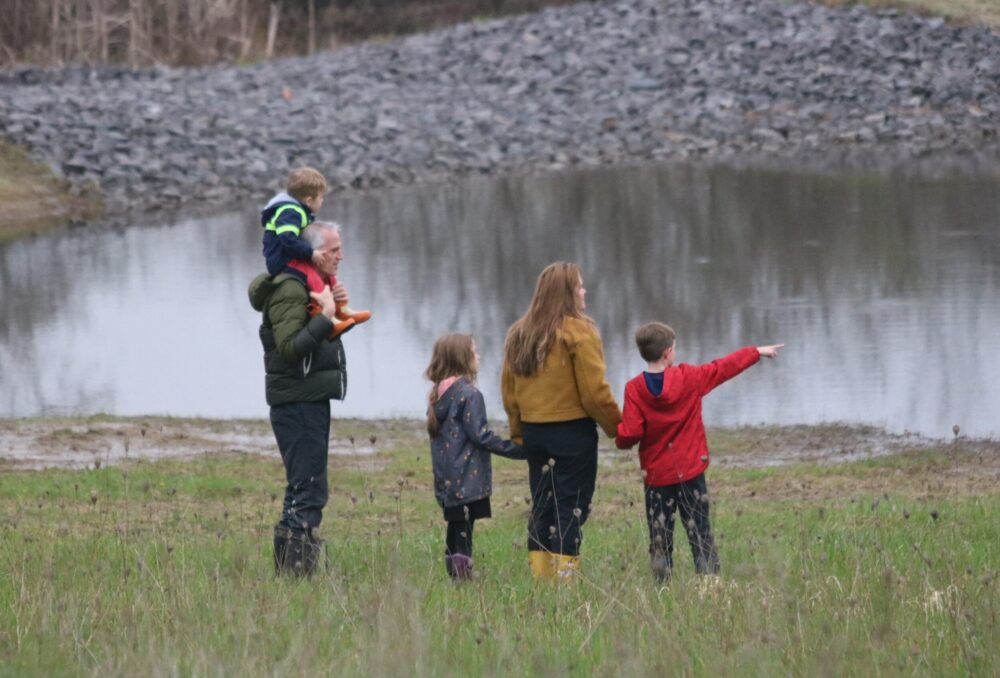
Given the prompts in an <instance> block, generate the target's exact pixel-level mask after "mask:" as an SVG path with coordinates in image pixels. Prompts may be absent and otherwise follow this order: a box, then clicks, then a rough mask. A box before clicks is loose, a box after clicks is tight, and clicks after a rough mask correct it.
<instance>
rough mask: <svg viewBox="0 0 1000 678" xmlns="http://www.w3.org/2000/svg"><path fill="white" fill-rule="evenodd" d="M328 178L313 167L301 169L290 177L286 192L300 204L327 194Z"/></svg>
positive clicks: (293, 171) (293, 172) (294, 171)
mask: <svg viewBox="0 0 1000 678" xmlns="http://www.w3.org/2000/svg"><path fill="white" fill-rule="evenodd" d="M326 188H327V186H326V177H324V176H323V175H322V174H321V173H320V171H319V170H317V169H313V168H312V167H300V168H298V169H296V170H292V173H291V174H289V175H288V183H287V184H286V186H285V190H286V191H287V192H288V195H290V196H292V197H293V198H295V199H296V200H298V201H299V202H302V200H303V199H304V198H315V197H316V196H319V195H323V194H324V193H326Z"/></svg>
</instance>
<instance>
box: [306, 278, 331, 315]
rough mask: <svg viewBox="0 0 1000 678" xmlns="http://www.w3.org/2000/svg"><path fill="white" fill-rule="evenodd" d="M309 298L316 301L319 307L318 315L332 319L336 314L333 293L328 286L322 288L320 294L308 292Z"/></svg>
mask: <svg viewBox="0 0 1000 678" xmlns="http://www.w3.org/2000/svg"><path fill="white" fill-rule="evenodd" d="M309 296H310V297H312V298H313V299H315V300H316V303H317V304H319V306H320V313H322V314H323V315H325V316H326V317H327V318H332V317H333V316H334V314H336V312H337V302H336V301H334V298H333V292H331V291H330V286H329V285H327V286H326V287H324V288H323V291H322V292H310V293H309Z"/></svg>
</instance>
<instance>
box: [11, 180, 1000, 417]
mask: <svg viewBox="0 0 1000 678" xmlns="http://www.w3.org/2000/svg"><path fill="white" fill-rule="evenodd" d="M998 188H1000V186H998V182H996V181H990V180H986V179H983V180H978V181H971V180H968V179H962V180H935V181H917V180H912V179H902V178H885V177H873V176H857V175H855V176H827V175H797V174H783V173H776V172H765V171H736V170H731V169H725V168H715V169H704V168H695V167H684V166H668V167H658V168H648V167H647V168H636V169H619V170H597V171H591V172H586V173H583V174H574V175H568V176H558V177H544V178H539V177H522V178H510V179H505V180H499V181H485V180H483V181H471V182H465V183H461V184H456V185H451V186H436V187H416V188H408V189H401V190H395V191H392V192H388V193H383V194H377V195H376V194H372V195H366V196H354V197H349V198H344V197H335V198H332V199H331V200H330V201H328V207H326V208H324V209H325V211H326V213H327V215H329V216H331V217H333V218H336V219H337V220H339V221H341V222H343V223H344V224H345V247H346V250H347V259H346V260H345V262H344V265H343V274H342V278H343V279H344V280H345V281H346V282H347V284H348V285H349V287H350V290H351V293H352V297H353V299H354V301H355V302H356V303H355V304H354V305H355V306H356V307H362V308H372V310H373V311H374V312H375V314H376V316H375V319H373V320H372V321H371V322H370V323H368V324H367V325H365V326H362V327H361V328H359V329H357V330H355V331H354V332H353V333H352V334H351V335H348V337H347V339H346V343H347V350H348V356H349V361H350V381H351V384H350V392H349V397H348V400H347V401H346V402H345V403H343V404H340V405H337V406H335V411H336V412H338V413H340V414H344V415H356V416H390V415H411V416H416V415H419V414H421V411H422V408H423V401H424V394H425V391H426V384H425V383H424V382H423V381H422V380H421V377H420V374H421V372H422V370H423V368H424V366H425V363H426V360H427V359H428V357H429V350H430V345H431V343H432V342H433V339H434V338H435V337H436V336H437V335H438V334H441V333H443V332H446V331H450V330H464V331H470V332H473V333H474V334H475V335H476V337H477V339H478V343H479V345H480V347H481V353H482V354H483V363H484V364H483V374H482V375H481V386H482V388H483V390H484V392H485V393H486V395H487V398H488V405H489V407H490V409H491V413H492V414H493V415H494V416H496V417H499V416H500V415H501V412H502V411H501V409H500V406H499V398H498V388H497V372H498V370H499V362H500V351H501V347H502V343H503V335H504V332H505V330H506V327H507V326H508V325H509V324H510V323H511V322H512V321H513V320H514V319H516V318H517V317H518V316H519V315H520V313H521V312H522V311H523V310H524V308H525V306H526V304H527V302H528V299H529V298H530V295H531V291H532V289H533V285H534V280H535V278H536V276H537V274H538V272H539V271H540V270H541V268H543V267H544V266H545V265H546V264H547V263H549V262H551V261H553V260H555V259H571V260H575V261H578V262H579V263H580V264H581V265H582V267H583V270H584V274H585V278H586V284H587V289H588V303H589V306H590V308H589V310H590V312H591V314H592V315H593V316H594V317H595V318H596V319H597V320H598V321H599V323H600V325H601V328H602V332H603V334H604V337H605V343H606V349H607V353H608V355H607V358H608V364H609V370H610V379H611V381H612V384H613V386H614V388H615V391H616V393H620V392H621V388H622V386H623V385H624V382H625V380H626V379H627V378H628V377H629V376H631V375H632V374H634V373H635V372H636V371H638V370H639V369H641V368H642V364H641V362H640V361H639V359H638V356H637V355H636V353H635V350H634V348H633V347H632V343H631V335H632V331H633V329H634V327H635V326H636V325H637V324H638V323H640V322H642V321H644V320H647V319H662V320H665V321H667V322H669V323H671V324H672V325H673V326H674V327H675V329H676V330H677V331H678V333H679V337H680V339H679V345H678V349H679V353H680V355H681V358H682V359H684V360H688V361H702V360H707V359H710V358H712V357H715V356H717V355H719V354H721V353H723V352H726V351H728V350H730V349H732V348H736V347H738V346H741V345H745V344H752V343H768V342H776V341H784V342H786V343H788V344H789V347H788V349H787V350H786V352H785V354H784V355H783V356H782V358H781V359H780V362H778V363H768V364H766V365H764V366H762V367H759V368H756V369H755V371H754V372H752V373H751V374H750V375H748V376H746V377H744V378H742V379H738V380H736V381H734V382H732V383H731V384H728V385H726V386H724V387H723V388H721V389H720V390H719V391H718V392H716V393H714V394H713V395H712V396H710V398H709V399H708V400H707V401H706V416H707V418H708V420H709V422H710V423H713V424H738V423H759V422H766V423H805V422H818V421H830V420H839V421H851V422H869V423H874V424H879V425H883V426H887V427H888V428H890V429H892V430H904V429H905V430H912V431H918V432H922V433H926V434H931V435H948V434H950V433H949V432H950V429H951V425H952V424H953V423H956V422H957V423H960V424H961V425H962V428H963V431H967V432H969V433H970V434H972V435H994V436H996V435H1000V423H998V417H997V416H996V414H997V412H1000V359H998V358H997V357H996V353H995V351H994V350H993V344H994V343H995V342H994V341H993V337H996V336H998V335H1000V197H998V196H1000V191H998V190H997V189H998ZM259 236H260V232H259V226H257V224H256V220H255V218H254V216H253V214H252V213H249V212H248V213H247V214H243V215H231V216H226V217H220V218H216V219H207V220H197V221H183V222H180V223H177V224H175V225H172V226H164V227H151V228H132V229H129V230H127V231H125V232H121V233H111V232H96V233H95V232H93V231H77V232H73V233H71V234H69V235H64V236H61V237H51V238H37V239H34V240H31V241H27V242H22V243H16V244H14V245H10V246H7V247H6V248H4V249H2V250H0V298H2V299H3V307H2V310H0V415H2V416H22V415H36V414H53V413H67V412H69V413H77V412H95V411H105V412H114V413H121V414H145V413H170V414H179V415H204V416H211V417H220V416H221V417H228V416H261V415H264V414H266V408H265V406H264V403H263V393H262V391H263V387H262V382H263V377H262V367H261V358H260V354H259V353H260V350H259V346H258V344H257V339H256V326H257V323H258V318H257V317H255V316H254V314H253V313H252V311H251V310H250V309H249V307H248V305H247V303H246V299H245V287H246V283H247V281H248V280H249V279H250V278H251V277H252V276H253V275H254V274H255V273H256V272H257V271H258V269H259V268H260V256H259V251H258V250H259V244H258V243H259Z"/></svg>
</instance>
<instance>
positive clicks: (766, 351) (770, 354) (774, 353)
mask: <svg viewBox="0 0 1000 678" xmlns="http://www.w3.org/2000/svg"><path fill="white" fill-rule="evenodd" d="M784 347H785V345H784V344H771V345H770V346H758V347H757V353H760V357H761V358H777V357H778V349H779V348H784Z"/></svg>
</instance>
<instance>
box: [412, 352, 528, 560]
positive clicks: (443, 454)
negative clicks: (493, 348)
mask: <svg viewBox="0 0 1000 678" xmlns="http://www.w3.org/2000/svg"><path fill="white" fill-rule="evenodd" d="M478 370H479V354H478V353H476V343H475V341H474V340H473V338H472V337H471V336H470V335H468V334H448V335H446V336H443V337H441V338H440V339H438V340H437V341H436V342H435V343H434V352H433V355H432V356H431V364H430V366H428V368H427V372H426V377H427V378H428V379H430V380H431V382H433V384H434V385H433V386H432V387H431V391H430V396H429V403H428V406H427V432H428V434H429V435H430V437H431V460H432V462H433V466H434V495H435V496H436V498H437V500H438V504H440V505H441V508H442V509H443V510H444V519H445V520H446V521H447V522H448V530H447V533H446V538H445V567H446V568H447V570H448V574H449V575H450V576H451V577H452V578H454V579H468V578H469V577H471V576H472V530H473V527H474V525H475V521H476V520H478V519H479V518H489V517H490V516H491V512H490V494H491V493H492V492H493V467H492V464H491V462H490V454H499V455H502V456H504V457H509V458H511V459H524V458H525V457H524V452H523V451H522V450H521V447H520V445H517V444H515V443H513V442H511V441H509V440H504V439H503V438H501V437H500V436H498V435H496V434H495V433H493V432H492V431H490V430H489V428H488V426H487V423H486V405H485V403H484V402H483V394H482V393H480V392H479V389H477V388H476V387H475V385H474V384H475V381H476V373H477V372H478Z"/></svg>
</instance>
